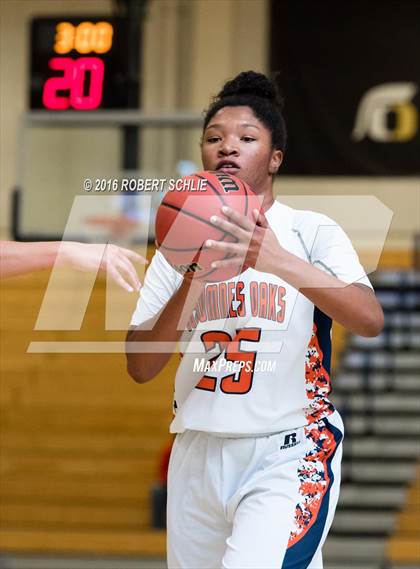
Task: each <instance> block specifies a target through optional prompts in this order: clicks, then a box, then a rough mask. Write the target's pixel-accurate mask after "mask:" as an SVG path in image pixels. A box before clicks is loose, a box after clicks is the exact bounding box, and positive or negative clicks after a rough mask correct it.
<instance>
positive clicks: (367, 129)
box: [352, 83, 418, 142]
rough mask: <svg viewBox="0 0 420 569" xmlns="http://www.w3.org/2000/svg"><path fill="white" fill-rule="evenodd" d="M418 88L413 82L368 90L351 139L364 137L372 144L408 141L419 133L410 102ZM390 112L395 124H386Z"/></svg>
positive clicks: (414, 112) (357, 115) (358, 110)
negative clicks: (372, 141) (372, 142)
mask: <svg viewBox="0 0 420 569" xmlns="http://www.w3.org/2000/svg"><path fill="white" fill-rule="evenodd" d="M417 91H418V87H417V85H416V84H415V83H383V84H382V85H377V86H376V87H372V88H371V89H369V90H368V91H367V92H366V93H365V94H364V95H363V97H362V98H361V100H360V103H359V106H358V109H357V114H356V121H355V125H354V128H353V132H352V138H353V140H354V141H356V142H360V141H361V140H363V139H364V138H366V137H369V138H371V139H372V140H374V141H375V142H408V141H409V140H411V139H412V138H414V137H415V136H416V134H417V131H418V110H417V108H416V106H415V105H414V104H413V103H412V99H413V98H414V97H415V95H416V93H417ZM390 113H394V114H395V124H394V125H393V126H390V125H389V122H388V117H389V115H390Z"/></svg>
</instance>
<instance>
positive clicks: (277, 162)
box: [268, 150, 283, 174]
mask: <svg viewBox="0 0 420 569" xmlns="http://www.w3.org/2000/svg"><path fill="white" fill-rule="evenodd" d="M282 162H283V152H282V151H281V150H273V152H272V153H271V160H270V165H269V169H268V171H269V173H270V174H277V170H278V169H279V168H280V166H281V163H282Z"/></svg>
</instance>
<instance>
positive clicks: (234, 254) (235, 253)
mask: <svg viewBox="0 0 420 569" xmlns="http://www.w3.org/2000/svg"><path fill="white" fill-rule="evenodd" d="M222 213H223V214H224V215H225V216H226V219H223V218H221V217H219V216H212V217H211V218H210V221H211V223H213V224H214V225H216V226H217V227H219V228H220V229H222V230H223V231H228V232H229V233H231V234H232V235H234V236H235V237H236V239H237V242H236V243H227V242H225V241H214V240H212V239H209V240H207V241H206V243H205V246H206V247H208V248H211V249H214V250H218V251H223V252H224V253H225V254H229V259H224V260H221V261H214V262H213V263H212V267H214V268H223V267H228V266H231V265H233V264H238V263H243V268H244V270H245V269H246V268H247V267H252V268H256V269H257V270H258V271H262V272H272V264H273V263H272V261H273V256H275V254H276V252H278V253H279V254H281V251H282V250H283V249H282V247H281V246H280V243H279V242H278V240H277V237H276V236H275V234H274V232H273V230H272V229H271V228H270V226H269V225H268V221H267V218H266V217H265V215H264V214H263V213H262V212H261V211H260V212H259V211H258V210H257V209H254V210H253V211H252V216H253V219H254V223H253V222H252V221H251V220H250V219H249V218H248V217H246V216H244V215H242V214H240V213H238V212H236V211H234V210H233V209H231V208H229V207H225V206H224V207H222Z"/></svg>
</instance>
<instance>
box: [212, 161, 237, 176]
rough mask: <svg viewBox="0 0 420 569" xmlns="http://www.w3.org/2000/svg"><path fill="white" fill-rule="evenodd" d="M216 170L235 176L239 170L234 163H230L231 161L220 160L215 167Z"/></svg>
mask: <svg viewBox="0 0 420 569" xmlns="http://www.w3.org/2000/svg"><path fill="white" fill-rule="evenodd" d="M216 170H217V171H218V172H225V173H226V174H233V175H235V174H237V173H238V172H239V170H240V167H239V165H238V164H237V163H236V162H232V160H221V161H220V162H219V163H218V164H217V166H216Z"/></svg>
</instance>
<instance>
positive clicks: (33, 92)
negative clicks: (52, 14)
mask: <svg viewBox="0 0 420 569" xmlns="http://www.w3.org/2000/svg"><path fill="white" fill-rule="evenodd" d="M30 49H31V54H30V62H31V65H30V108H31V109H32V110H40V109H44V110H49V111H65V110H72V111H93V110H95V109H128V108H137V106H138V104H133V103H132V99H133V98H132V97H131V96H130V94H131V93H132V92H133V89H136V88H138V81H139V78H138V76H137V77H130V76H129V72H128V61H129V54H128V33H127V21H126V20H123V19H122V18H98V17H92V18H34V19H33V20H32V22H31V41H30ZM139 49H140V46H139ZM130 103H131V104H130Z"/></svg>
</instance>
